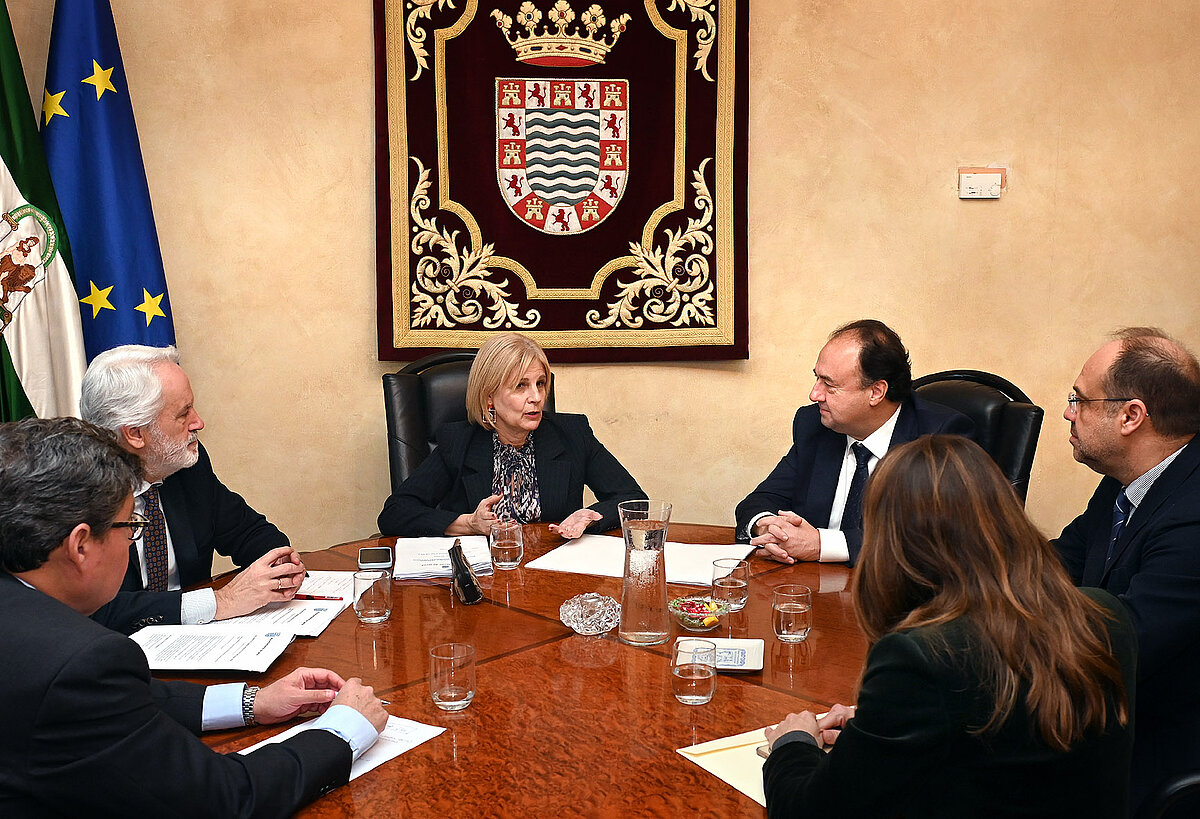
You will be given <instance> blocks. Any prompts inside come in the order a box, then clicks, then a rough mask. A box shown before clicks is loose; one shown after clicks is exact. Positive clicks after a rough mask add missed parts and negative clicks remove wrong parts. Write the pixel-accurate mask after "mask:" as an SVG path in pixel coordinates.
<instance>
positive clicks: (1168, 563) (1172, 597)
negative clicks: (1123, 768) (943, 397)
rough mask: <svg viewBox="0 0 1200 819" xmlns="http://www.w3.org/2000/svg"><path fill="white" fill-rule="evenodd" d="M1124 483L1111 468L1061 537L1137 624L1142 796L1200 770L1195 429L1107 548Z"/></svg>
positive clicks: (1075, 567)
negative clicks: (1107, 558) (1111, 548)
mask: <svg viewBox="0 0 1200 819" xmlns="http://www.w3.org/2000/svg"><path fill="white" fill-rule="evenodd" d="M1120 491H1121V485H1120V483H1119V482H1118V481H1116V480H1115V479H1113V478H1105V479H1104V480H1102V481H1101V482H1100V485H1099V486H1098V487H1096V492H1095V494H1093V495H1092V499H1091V501H1089V502H1088V505H1087V509H1086V510H1085V511H1084V513H1083V514H1082V515H1080V516H1079V517H1077V518H1076V519H1075V520H1074V521H1072V522H1071V523H1070V524H1069V525H1068V526H1067V528H1065V529H1064V530H1063V532H1062V534H1061V535H1060V536H1059V538H1058V540H1056V541H1055V545H1056V546H1057V547H1058V551H1059V554H1060V555H1061V556H1062V559H1063V563H1065V564H1066V567H1067V571H1068V572H1069V573H1070V575H1071V578H1072V579H1073V580H1074V581H1075V582H1076V583H1080V584H1082V585H1086V586H1099V587H1101V588H1104V589H1107V590H1108V591H1110V592H1112V593H1113V594H1115V595H1116V596H1117V597H1119V598H1120V599H1121V601H1122V602H1124V603H1125V605H1126V606H1128V607H1129V610H1130V612H1131V613H1132V615H1133V623H1134V626H1135V627H1136V628H1137V635H1138V644H1139V658H1138V701H1137V740H1136V742H1135V743H1134V760H1133V764H1134V767H1133V796H1134V805H1135V806H1136V805H1137V804H1139V801H1140V799H1141V797H1143V796H1145V794H1146V793H1147V792H1149V791H1150V790H1151V789H1152V788H1153V786H1154V785H1155V784H1156V783H1157V781H1158V780H1159V779H1161V778H1163V777H1165V776H1167V775H1168V774H1171V773H1178V772H1182V771H1194V770H1200V696H1198V695H1197V693H1196V690H1197V685H1200V442H1198V441H1197V440H1196V439H1193V440H1192V442H1191V443H1189V444H1188V445H1187V446H1186V447H1185V448H1184V450H1183V451H1182V452H1180V453H1179V456H1178V457H1176V458H1175V460H1174V461H1172V463H1171V465H1170V466H1169V467H1167V469H1166V470H1165V471H1164V472H1163V473H1162V474H1161V475H1160V476H1159V477H1158V480H1156V481H1155V482H1154V485H1153V486H1152V487H1151V488H1150V492H1149V493H1147V495H1146V497H1145V498H1144V499H1143V500H1142V504H1141V505H1140V506H1138V507H1137V509H1136V510H1135V511H1134V513H1133V517H1132V518H1130V520H1129V524H1128V525H1127V526H1126V527H1125V530H1124V531H1123V532H1122V533H1121V538H1120V540H1119V541H1118V542H1117V545H1116V547H1115V549H1114V551H1113V559H1112V562H1111V564H1110V565H1109V567H1108V569H1107V570H1106V569H1105V568H1104V557H1105V553H1106V552H1107V550H1108V540H1109V537H1110V533H1111V528H1112V510H1113V503H1114V502H1115V501H1116V498H1117V494H1118V493H1119V492H1120Z"/></svg>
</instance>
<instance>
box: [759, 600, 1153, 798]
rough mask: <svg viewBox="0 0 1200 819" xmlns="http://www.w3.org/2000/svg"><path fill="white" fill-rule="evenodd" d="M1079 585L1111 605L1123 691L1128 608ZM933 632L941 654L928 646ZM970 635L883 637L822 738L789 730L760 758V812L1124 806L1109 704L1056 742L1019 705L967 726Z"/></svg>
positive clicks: (978, 708)
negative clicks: (830, 738) (1061, 743)
mask: <svg viewBox="0 0 1200 819" xmlns="http://www.w3.org/2000/svg"><path fill="white" fill-rule="evenodd" d="M1089 595H1090V596H1092V597H1093V599H1095V600H1097V602H1099V603H1101V604H1102V605H1104V606H1106V607H1108V608H1110V609H1111V610H1113V611H1114V612H1116V615H1117V619H1116V620H1115V621H1114V622H1113V623H1112V624H1111V625H1110V627H1109V633H1110V635H1111V639H1112V645H1113V649H1114V651H1113V653H1114V654H1115V655H1116V657H1117V659H1118V661H1119V662H1120V664H1121V668H1122V670H1123V672H1124V674H1125V679H1126V690H1127V691H1130V692H1132V691H1133V686H1134V665H1135V662H1136V650H1135V644H1134V636H1133V626H1132V624H1131V623H1130V621H1129V617H1128V614H1127V613H1125V612H1124V611H1123V610H1122V608H1121V605H1120V603H1118V602H1117V601H1116V600H1115V599H1113V598H1112V597H1111V596H1110V595H1108V594H1105V593H1104V592H1101V591H1098V590H1094V589H1092V590H1089ZM935 633H937V634H939V635H940V636H942V637H944V638H945V640H946V642H947V644H948V646H949V654H946V653H942V652H939V651H937V650H935V649H934V648H933V644H932V641H931V637H933V636H934V634H935ZM971 643H972V639H971V637H970V636H969V633H968V631H967V629H966V628H965V627H964V626H963V624H962V623H961V621H955V622H951V623H948V624H946V625H942V626H934V627H928V628H919V629H913V630H911V631H907V632H893V633H891V634H888V635H886V636H885V637H883V638H882V639H881V640H880V641H879V642H878V643H876V644H875V646H874V647H872V649H871V651H870V653H869V654H868V655H867V667H866V670H865V671H864V672H863V682H862V690H861V691H860V692H859V697H858V710H857V712H856V714H855V716H854V718H853V719H852V720H850V722H848V723H847V724H846V727H845V728H844V729H843V730H842V732H841V736H839V737H838V740H837V744H836V745H834V746H833V750H832V751H831V752H830V753H828V754H826V753H824V752H823V751H821V750H820V749H819V748H817V747H816V745H810V744H807V743H803V742H790V743H788V744H784V745H779V746H777V747H776V748H775V750H773V751H772V752H771V756H770V757H769V758H768V759H767V762H766V764H765V765H764V766H763V783H764V787H765V790H766V796H767V815H768V816H771V817H775V816H813V817H817V816H819V817H833V816H862V817H890V816H906V817H914V819H916V818H917V817H920V819H927V818H929V817H955V819H958V817H987V816H996V817H999V816H1004V817H1015V816H1045V817H1055V818H1056V819H1057V817H1066V816H1087V817H1113V819H1116V818H1117V817H1124V816H1125V812H1126V811H1127V810H1128V796H1129V757H1130V752H1131V748H1132V745H1133V734H1132V729H1131V726H1125V727H1122V726H1120V725H1118V724H1117V722H1116V719H1115V715H1114V713H1113V712H1112V710H1111V709H1110V715H1109V716H1110V722H1109V730H1108V731H1107V732H1106V733H1105V734H1104V735H1103V736H1093V737H1088V738H1085V739H1084V740H1083V741H1082V742H1080V743H1078V744H1076V746H1075V747H1074V748H1072V749H1071V750H1070V751H1068V752H1066V753H1061V752H1058V751H1054V750H1052V749H1050V748H1048V747H1047V746H1045V745H1044V744H1042V742H1041V741H1040V740H1038V739H1036V738H1034V737H1033V736H1032V735H1031V734H1030V731H1031V729H1032V723H1031V720H1030V717H1029V714H1028V713H1027V712H1026V711H1025V710H1024V708H1023V707H1022V706H1021V705H1018V706H1017V708H1015V709H1014V711H1013V713H1012V715H1010V717H1009V719H1008V721H1007V722H1006V723H1005V724H1004V725H1003V726H1002V727H1001V728H1000V730H999V731H998V732H997V733H996V734H990V735H987V736H980V735H977V734H972V733H970V729H971V727H973V726H974V727H978V726H982V725H984V724H986V722H987V719H988V717H989V716H990V714H991V707H992V699H991V697H990V695H988V694H987V693H986V692H985V691H984V686H983V684H982V683H981V681H980V679H979V677H978V674H977V671H976V669H975V667H974V665H973V663H972V653H973V652H972V647H971ZM1021 696H1022V697H1023V696H1024V691H1022V693H1021Z"/></svg>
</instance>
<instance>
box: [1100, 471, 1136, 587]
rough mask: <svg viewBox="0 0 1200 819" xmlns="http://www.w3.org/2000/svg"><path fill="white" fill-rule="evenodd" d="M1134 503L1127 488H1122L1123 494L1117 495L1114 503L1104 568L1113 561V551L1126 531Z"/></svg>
mask: <svg viewBox="0 0 1200 819" xmlns="http://www.w3.org/2000/svg"><path fill="white" fill-rule="evenodd" d="M1132 508H1133V505H1132V504H1131V503H1130V502H1129V498H1128V497H1126V496H1125V490H1124V489H1122V490H1121V494H1119V495H1117V500H1116V503H1114V504H1113V518H1112V534H1110V535H1109V538H1108V554H1106V555H1105V556H1104V568H1106V569H1107V568H1108V564H1109V563H1110V562H1112V559H1113V551H1114V550H1115V549H1116V547H1117V541H1118V540H1120V539H1121V532H1123V531H1125V521H1127V520H1129V511H1130V510H1131V509H1132Z"/></svg>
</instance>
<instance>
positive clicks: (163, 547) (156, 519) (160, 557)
mask: <svg viewBox="0 0 1200 819" xmlns="http://www.w3.org/2000/svg"><path fill="white" fill-rule="evenodd" d="M142 500H143V501H144V502H145V504H146V512H145V514H146V528H145V530H144V531H143V532H142V559H143V560H145V562H146V589H147V590H148V591H166V590H167V519H166V518H164V517H163V512H162V506H161V505H160V504H159V502H158V487H157V486H152V487H150V488H149V489H147V490H146V493H145V494H144V495H142Z"/></svg>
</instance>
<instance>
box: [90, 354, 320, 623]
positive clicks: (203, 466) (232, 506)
mask: <svg viewBox="0 0 1200 819" xmlns="http://www.w3.org/2000/svg"><path fill="white" fill-rule="evenodd" d="M79 408H80V414H81V416H82V417H83V419H84V420H86V421H90V422H91V423H93V424H96V425H97V426H99V427H103V428H104V429H107V430H109V431H111V432H113V433H115V434H116V436H117V438H118V440H119V441H120V443H121V445H122V446H123V447H124V448H125V449H126V450H128V451H129V452H132V453H134V454H135V455H137V456H138V457H139V459H140V460H141V463H142V471H143V477H144V481H143V482H142V483H141V485H139V486H138V487H137V488H136V490H135V507H134V511H135V513H136V514H137V515H139V516H140V517H141V518H144V519H145V522H146V525H145V526H144V527H143V528H142V529H139V530H138V531H136V533H135V535H136V536H135V537H134V541H135V543H134V547H133V548H132V549H131V550H130V560H129V570H128V572H127V574H126V576H125V580H124V582H123V584H122V585H121V593H120V594H118V595H117V596H116V598H115V599H114V600H113V601H112V602H111V603H109V604H108V605H106V606H104V607H103V608H102V609H100V610H99V611H98V612H96V614H95V615H94V619H95V620H96V621H97V622H100V623H104V624H105V625H107V626H109V627H110V628H113V629H116V630H118V631H121V632H124V633H126V634H129V633H132V632H134V631H137V630H138V629H140V628H142V627H143V626H146V625H173V624H177V623H185V624H192V623H207V622H210V621H212V620H224V619H227V618H230V617H237V616H238V615H242V614H249V613H250V612H253V611H255V610H257V609H259V608H261V607H262V606H264V605H266V604H267V603H274V602H279V601H284V600H290V599H292V597H293V596H295V594H296V591H297V589H299V587H300V583H301V582H302V581H303V579H304V565H303V564H302V563H301V561H300V557H299V555H298V554H297V553H296V551H295V550H294V549H293V548H292V547H291V545H290V544H289V543H288V539H287V537H286V536H285V535H284V534H283V533H282V532H280V531H279V530H278V529H277V528H275V526H273V525H272V524H271V523H270V522H269V521H268V520H267V519H266V518H265V517H263V516H262V515H261V514H259V513H258V512H256V511H254V510H253V509H251V508H250V506H249V505H248V504H247V503H246V501H245V500H243V499H242V497H241V495H238V494H237V493H236V492H231V491H230V490H229V489H227V488H226V487H225V485H224V484H223V483H221V481H220V480H219V479H218V478H217V476H216V475H215V474H214V473H213V468H212V463H211V462H210V461H209V458H208V453H207V452H205V451H204V447H202V446H201V445H200V442H199V440H198V437H197V436H198V434H199V432H200V430H202V429H204V421H203V420H202V419H201V418H200V415H199V414H198V413H197V412H196V408H195V399H194V396H193V395H192V386H191V382H190V381H189V380H188V377H187V374H186V373H185V372H184V371H183V369H182V368H181V367H180V366H179V354H178V352H176V350H175V348H174V347H164V348H159V347H142V346H138V345H132V344H131V345H126V346H123V347H115V348H113V349H111V350H107V351H105V352H103V353H101V354H100V355H98V356H96V358H95V359H94V360H93V361H92V363H91V365H90V366H89V367H88V370H87V372H86V373H85V374H84V376H83V387H82V396H81V398H80V402H79ZM214 552H216V553H219V554H222V555H225V556H227V557H229V558H231V559H232V560H233V562H234V563H235V564H237V565H238V566H241V567H244V568H243V570H242V571H241V572H240V573H239V574H238V575H237V576H236V577H234V578H233V579H232V580H231V581H230V582H229V583H227V584H226V585H225V586H223V587H222V588H220V589H217V590H216V591H213V590H212V589H199V590H196V591H190V592H182V591H181V589H182V588H183V587H185V586H193V585H196V584H199V583H204V582H206V581H207V580H209V579H210V578H211V576H212V561H213V553H214Z"/></svg>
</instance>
